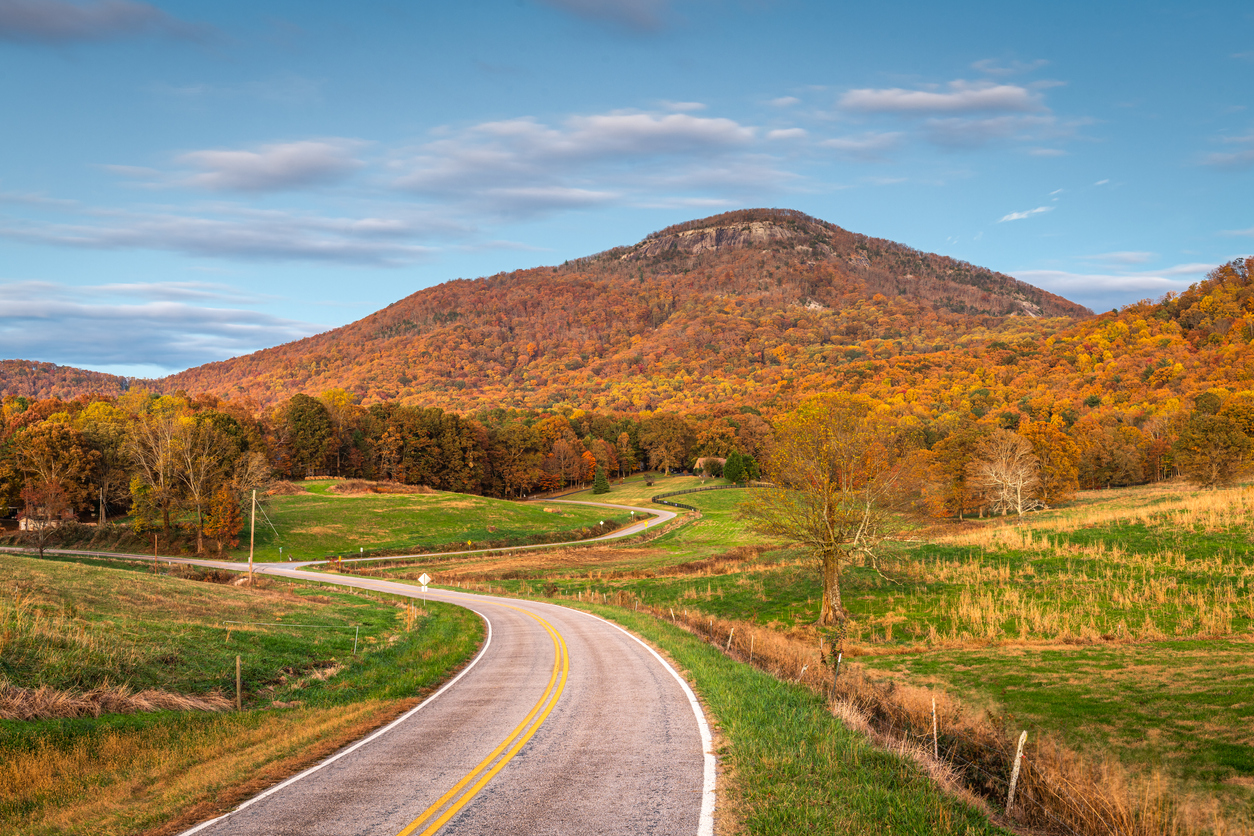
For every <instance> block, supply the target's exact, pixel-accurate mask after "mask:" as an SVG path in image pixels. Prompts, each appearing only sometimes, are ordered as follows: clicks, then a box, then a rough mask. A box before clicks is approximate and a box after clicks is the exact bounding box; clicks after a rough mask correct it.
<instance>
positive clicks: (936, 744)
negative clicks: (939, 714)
mask: <svg viewBox="0 0 1254 836" xmlns="http://www.w3.org/2000/svg"><path fill="white" fill-rule="evenodd" d="M932 757H934V758H936V759H937V760H940V739H939V737H938V735H937V733H936V697H935V696H933V697H932Z"/></svg>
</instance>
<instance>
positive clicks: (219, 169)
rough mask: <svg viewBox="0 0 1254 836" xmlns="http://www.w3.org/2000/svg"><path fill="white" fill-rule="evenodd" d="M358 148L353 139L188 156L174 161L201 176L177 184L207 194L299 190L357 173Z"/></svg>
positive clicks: (208, 152) (202, 152) (306, 142)
mask: <svg viewBox="0 0 1254 836" xmlns="http://www.w3.org/2000/svg"><path fill="white" fill-rule="evenodd" d="M364 144H365V143H363V142H361V141H360V140H353V139H330V140H319V141H313V140H305V141H302V142H285V143H276V144H272V145H263V146H261V147H260V148H258V149H256V150H254V151H238V150H235V151H228V150H211V151H191V152H188V153H185V154H182V155H181V156H179V158H178V161H179V162H180V163H182V164H183V165H186V166H189V167H191V168H194V169H200V171H201V173H199V174H193V175H191V176H189V177H186V178H184V179H182V180H181V183H182V184H184V185H189V186H195V187H198V188H204V189H210V190H213V191H244V192H262V191H275V190H280V189H293V188H303V187H306V186H312V185H317V184H320V183H326V182H328V181H331V180H336V179H338V178H340V177H343V176H345V175H347V174H349V173H350V172H352V171H354V170H355V169H358V168H360V167H361V166H362V165H363V163H362V162H361V161H360V160H358V159H356V158H355V157H354V156H353V152H354V151H355V150H357V149H358V148H360V147H361V146H362V145H364Z"/></svg>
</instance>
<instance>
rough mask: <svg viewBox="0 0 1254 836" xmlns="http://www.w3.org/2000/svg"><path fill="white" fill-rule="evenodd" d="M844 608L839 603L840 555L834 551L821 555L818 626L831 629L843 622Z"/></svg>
mask: <svg viewBox="0 0 1254 836" xmlns="http://www.w3.org/2000/svg"><path fill="white" fill-rule="evenodd" d="M845 615H846V613H845V607H844V605H843V604H841V602H840V555H839V554H838V553H836V552H835V551H832V552H827V553H826V554H824V555H823V603H822V607H821V608H820V610H819V626H821V627H833V626H835V625H837V624H839V623H840V622H842V621H844V620H845Z"/></svg>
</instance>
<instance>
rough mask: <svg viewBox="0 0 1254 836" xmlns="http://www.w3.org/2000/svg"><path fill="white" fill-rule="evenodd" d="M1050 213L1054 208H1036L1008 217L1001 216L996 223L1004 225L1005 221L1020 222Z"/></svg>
mask: <svg viewBox="0 0 1254 836" xmlns="http://www.w3.org/2000/svg"><path fill="white" fill-rule="evenodd" d="M1052 211H1054V207H1052V206H1038V207H1036V208H1035V209H1028V210H1027V211H1025V212H1011V213H1010V214H1009V215H1003V216H1002V217H1001V219H1000V220H998V221H997V223H999V224H1004V223H1006V222H1007V221H1021V220H1024V219H1025V218H1030V217H1032V216H1033V215H1043V214H1045V213H1046V212H1052Z"/></svg>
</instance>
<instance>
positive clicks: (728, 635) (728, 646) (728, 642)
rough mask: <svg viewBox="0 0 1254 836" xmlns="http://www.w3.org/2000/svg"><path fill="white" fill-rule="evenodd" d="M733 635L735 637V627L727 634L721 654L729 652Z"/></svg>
mask: <svg viewBox="0 0 1254 836" xmlns="http://www.w3.org/2000/svg"><path fill="white" fill-rule="evenodd" d="M734 635H736V628H735V627H733V628H731V632H730V633H728V634H727V647H725V648H723V652H724V653H726V652H728V651H729V650H731V640H732V636H734Z"/></svg>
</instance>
